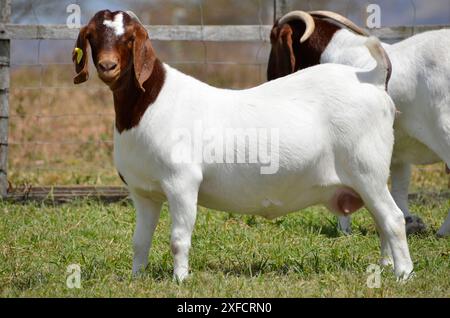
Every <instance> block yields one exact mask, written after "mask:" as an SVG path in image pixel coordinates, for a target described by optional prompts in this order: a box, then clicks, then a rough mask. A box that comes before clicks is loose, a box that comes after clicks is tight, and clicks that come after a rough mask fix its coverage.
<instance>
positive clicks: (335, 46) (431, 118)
mask: <svg viewBox="0 0 450 318" xmlns="http://www.w3.org/2000/svg"><path fill="white" fill-rule="evenodd" d="M305 16H306V17H308V18H307V19H305ZM347 28H348V29H350V30H348V29H347ZM366 41H367V33H366V32H365V31H364V30H362V29H361V28H359V27H358V26H356V25H355V24H354V23H353V22H352V21H350V20H348V19H347V18H345V17H343V16H341V15H339V14H336V13H334V12H329V11H314V12H310V13H306V12H303V11H293V12H290V13H288V14H286V15H285V16H284V17H282V18H281V19H280V20H279V21H278V22H276V23H275V25H274V26H273V29H272V32H271V43H272V50H271V53H270V58H269V66H268V69H267V77H268V79H269V80H273V79H276V78H279V77H282V76H285V75H288V74H291V73H293V72H296V71H298V70H301V69H305V68H308V67H310V66H314V65H318V64H321V63H339V64H345V65H350V66H355V67H362V68H367V67H369V68H370V67H372V66H373V64H374V60H373V58H372V57H371V55H370V53H369V51H368V50H367V48H366V47H365V45H364V43H365V42H366ZM383 47H384V48H385V50H386V51H387V53H388V55H389V57H390V59H391V61H392V77H391V79H390V81H389V86H388V93H389V95H390V96H391V97H392V99H393V100H394V103H395V106H396V107H397V109H398V110H399V112H400V113H399V115H398V116H397V118H396V121H395V145H394V152H393V158H392V163H391V174H392V190H391V191H392V195H393V197H394V200H395V202H396V203H397V205H398V206H399V207H400V209H401V210H402V212H403V214H404V216H405V219H406V230H407V233H414V232H418V231H423V230H424V229H425V225H424V223H423V222H422V220H421V219H420V218H419V217H417V216H415V215H412V214H411V213H410V212H409V209H408V188H409V180H410V175H411V165H413V164H421V165H422V164H432V163H436V162H441V161H444V162H445V163H446V164H447V168H446V171H447V173H449V172H450V171H449V169H448V167H449V166H450V53H449V47H450V30H439V31H431V32H425V33H422V34H418V35H415V36H413V37H411V38H409V39H407V40H404V41H402V42H400V43H397V44H394V45H388V44H383ZM339 222H340V227H341V228H342V229H343V231H344V232H347V233H348V232H350V230H351V228H350V218H349V217H341V218H340V220H339ZM438 235H439V236H448V235H450V211H449V215H448V217H447V219H446V221H445V222H444V224H443V225H442V226H441V228H440V230H439V231H438Z"/></svg>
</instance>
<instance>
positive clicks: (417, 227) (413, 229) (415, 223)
mask: <svg viewBox="0 0 450 318" xmlns="http://www.w3.org/2000/svg"><path fill="white" fill-rule="evenodd" d="M405 222H406V225H405V227H406V234H407V235H411V234H418V233H424V232H425V231H426V230H427V226H426V225H425V223H423V221H422V219H421V218H419V217H418V216H416V215H411V216H408V217H406V218H405Z"/></svg>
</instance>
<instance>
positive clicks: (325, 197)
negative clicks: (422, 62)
mask: <svg viewBox="0 0 450 318" xmlns="http://www.w3.org/2000/svg"><path fill="white" fill-rule="evenodd" d="M76 46H77V48H76V49H75V50H74V56H73V59H74V63H75V65H76V71H77V73H78V74H77V75H76V77H75V80H74V81H75V83H81V82H83V81H85V80H86V79H87V78H88V66H87V61H88V53H87V50H88V47H89V46H90V48H91V52H92V58H93V61H94V64H95V66H96V69H97V72H98V75H99V77H100V78H101V79H102V80H103V82H105V83H106V84H107V85H108V86H109V87H110V88H111V90H112V93H113V95H114V108H115V114H116V119H115V123H116V125H115V126H116V129H115V134H114V161H115V165H116V167H117V170H118V171H119V172H120V174H121V175H122V177H123V179H124V180H125V181H126V183H127V185H128V189H129V191H130V194H131V197H132V199H133V202H134V205H135V207H136V212H137V224H136V231H135V233H134V259H133V273H138V272H139V271H140V270H142V269H143V268H145V267H146V265H147V263H148V253H149V249H150V245H151V242H152V236H153V233H154V231H155V228H156V225H157V223H158V220H159V215H160V209H161V205H162V204H163V202H165V201H168V203H169V211H170V216H171V219H172V233H171V248H172V252H173V255H174V277H175V278H177V279H179V280H183V279H184V278H186V276H187V275H188V272H189V270H188V254H189V249H190V246H191V235H192V231H193V228H194V223H195V219H196V214H197V204H200V205H202V206H205V207H208V208H212V209H217V210H221V211H232V212H237V213H243V214H256V215H261V216H265V217H267V218H275V217H278V216H282V215H285V214H287V213H289V212H293V211H298V210H299V209H302V208H305V207H307V206H310V205H314V204H324V205H325V206H327V207H329V209H330V210H332V211H334V212H336V213H341V214H342V213H345V211H348V210H353V209H356V208H358V207H359V206H361V205H363V204H365V205H366V206H367V207H368V209H369V211H370V212H371V214H372V216H373V218H374V220H375V223H376V225H377V227H378V230H379V232H380V239H381V247H382V256H383V257H384V261H385V262H389V261H390V258H391V255H392V257H393V262H394V269H395V274H396V275H397V277H398V278H400V279H404V278H407V277H408V276H409V274H410V273H411V272H412V270H413V264H412V262H411V259H410V255H409V250H408V245H407V241H406V233H405V225H404V224H405V222H404V218H403V214H402V213H401V211H400V209H399V208H398V207H397V205H396V204H395V202H394V200H393V198H392V197H391V194H390V193H389V191H388V187H387V181H388V176H389V163H390V159H391V154H392V147H393V137H394V136H393V127H392V126H393V122H394V117H395V107H394V104H393V103H392V100H391V98H390V97H389V96H388V94H386V92H385V90H384V86H385V82H386V77H387V73H388V60H387V56H386V55H385V54H384V52H383V50H382V48H381V45H380V43H379V41H378V40H377V39H374V38H371V39H370V40H369V41H367V46H368V47H369V49H370V51H371V52H372V54H373V56H374V58H375V60H376V61H377V65H376V66H375V67H374V68H373V69H372V70H370V71H367V70H361V69H358V68H354V67H350V66H345V65H338V64H335V65H320V66H317V67H314V68H311V69H308V70H306V71H303V72H299V73H296V74H293V75H291V76H287V77H285V78H282V79H279V80H276V81H272V82H269V83H266V84H264V85H261V86H258V87H255V88H251V89H246V90H240V91H236V90H227V89H218V88H215V87H211V86H209V85H207V84H205V83H202V82H200V81H198V80H196V79H194V78H192V77H190V76H187V75H185V74H183V73H181V72H179V71H177V70H175V69H173V68H172V67H170V66H168V65H167V64H163V63H162V62H160V60H159V59H158V58H157V56H156V54H155V52H154V50H153V48H152V45H151V42H150V39H149V37H148V34H147V31H146V29H145V28H144V27H143V26H142V25H141V24H140V23H139V22H138V21H137V19H135V18H134V17H133V15H132V14H130V13H126V12H122V11H116V12H111V11H109V10H105V11H100V12H98V13H97V14H96V15H95V16H94V17H93V18H92V19H91V20H90V22H89V23H88V25H87V26H85V27H83V28H82V29H81V30H80V33H79V36H78V40H77V44H76ZM199 126H203V130H201V129H200V130H199V129H198V127H199ZM227 129H234V130H240V131H244V132H248V131H258V132H261V131H262V132H266V131H270V134H269V133H267V134H261V136H262V137H261V139H259V140H258V149H259V148H260V147H261V146H263V145H265V144H267V143H269V146H270V152H271V154H272V155H273V156H271V158H276V159H274V160H275V161H276V166H275V165H272V163H273V162H271V161H270V162H268V161H266V160H257V161H256V162H250V161H247V158H248V157H250V152H248V153H247V151H250V150H251V149H248V148H250V144H252V143H251V142H250V140H251V138H249V139H248V143H249V146H248V147H247V142H246V140H245V139H244V142H243V143H240V142H238V141H237V140H235V139H234V138H233V139H232V140H231V143H229V142H227V143H225V144H224V143H222V141H223V140H222V137H223V135H224V134H223V132H224V131H227ZM206 130H208V131H209V133H208V136H207V137H205V136H204V135H202V131H206ZM211 132H214V133H211ZM272 133H273V134H272ZM199 134H200V141H199V140H197V142H198V141H199V142H200V143H201V144H202V145H204V146H205V147H204V148H202V149H203V152H201V153H200V158H198V157H196V156H195V155H193V153H195V154H198V153H197V152H196V151H195V150H193V148H195V145H193V144H195V140H196V139H195V136H198V135H199ZM269 135H270V137H269ZM247 137H248V135H247ZM272 137H276V138H272ZM244 138H245V137H244ZM194 139H195V140H194ZM228 141H229V140H228ZM241 141H242V140H241ZM242 144H243V145H244V147H243V148H242V147H241V146H242ZM211 145H215V147H214V148H211ZM217 145H219V146H218V147H217ZM197 146H198V145H197ZM211 152H213V154H212V153H211ZM230 154H231V157H230V156H229V155H230ZM235 155H236V157H235ZM211 156H215V159H216V160H209V159H211ZM239 158H240V159H239ZM230 159H231V160H230ZM242 159H244V160H242ZM258 159H260V158H259V157H258ZM273 168H275V169H273ZM286 248H288V247H286Z"/></svg>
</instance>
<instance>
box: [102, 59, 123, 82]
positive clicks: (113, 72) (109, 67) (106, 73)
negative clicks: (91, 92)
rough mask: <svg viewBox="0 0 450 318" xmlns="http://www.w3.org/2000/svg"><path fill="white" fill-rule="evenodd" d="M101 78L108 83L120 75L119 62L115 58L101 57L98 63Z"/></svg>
mask: <svg viewBox="0 0 450 318" xmlns="http://www.w3.org/2000/svg"><path fill="white" fill-rule="evenodd" d="M97 72H98V76H99V77H100V79H101V80H102V81H103V82H105V83H106V84H112V83H113V82H115V81H116V80H117V79H118V78H119V76H120V67H119V62H118V60H117V59H115V58H111V57H108V58H101V59H100V60H99V61H98V64H97Z"/></svg>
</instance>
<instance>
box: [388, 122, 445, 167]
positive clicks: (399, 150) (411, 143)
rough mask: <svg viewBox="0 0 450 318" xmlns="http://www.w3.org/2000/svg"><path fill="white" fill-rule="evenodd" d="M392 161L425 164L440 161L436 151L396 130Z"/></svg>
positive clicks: (394, 162)
mask: <svg viewBox="0 0 450 318" xmlns="http://www.w3.org/2000/svg"><path fill="white" fill-rule="evenodd" d="M395 138H396V139H395V144H394V152H393V155H392V163H393V164H396V163H409V164H415V165H427V164H433V163H437V162H440V161H442V160H441V159H440V158H439V156H438V155H436V153H434V152H433V151H432V150H431V149H430V148H428V147H427V146H426V145H424V144H423V143H421V142H420V141H418V140H417V139H415V138H412V137H410V136H408V135H407V134H405V133H403V132H400V131H399V129H397V130H396V135H395Z"/></svg>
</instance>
